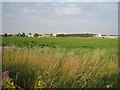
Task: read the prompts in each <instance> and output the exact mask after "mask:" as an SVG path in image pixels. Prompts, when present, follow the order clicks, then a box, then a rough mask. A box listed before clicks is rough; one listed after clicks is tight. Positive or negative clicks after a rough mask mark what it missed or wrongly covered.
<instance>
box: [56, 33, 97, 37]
mask: <svg viewBox="0 0 120 90" xmlns="http://www.w3.org/2000/svg"><path fill="white" fill-rule="evenodd" d="M95 35H96V34H89V33H87V34H58V35H57V37H93V36H95Z"/></svg>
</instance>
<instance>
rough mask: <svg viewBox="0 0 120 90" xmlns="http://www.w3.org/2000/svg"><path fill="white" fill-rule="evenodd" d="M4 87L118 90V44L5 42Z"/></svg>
mask: <svg viewBox="0 0 120 90" xmlns="http://www.w3.org/2000/svg"><path fill="white" fill-rule="evenodd" d="M2 64H3V67H2V70H3V87H4V88H6V87H11V88H118V87H119V83H118V79H119V78H118V40H117V39H87V38H86V39H81V38H27V37H24V38H22V37H7V38H5V37H3V38H2Z"/></svg>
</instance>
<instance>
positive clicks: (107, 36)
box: [94, 34, 119, 38]
mask: <svg viewBox="0 0 120 90" xmlns="http://www.w3.org/2000/svg"><path fill="white" fill-rule="evenodd" d="M94 37H95V38H119V36H117V35H101V34H96V35H95V36H94Z"/></svg>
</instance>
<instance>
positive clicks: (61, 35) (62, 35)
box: [57, 34, 66, 37]
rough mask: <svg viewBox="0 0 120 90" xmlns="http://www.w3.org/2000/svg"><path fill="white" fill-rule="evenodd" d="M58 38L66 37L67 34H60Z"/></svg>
mask: <svg viewBox="0 0 120 90" xmlns="http://www.w3.org/2000/svg"><path fill="white" fill-rule="evenodd" d="M57 37H66V35H65V34H58V35H57Z"/></svg>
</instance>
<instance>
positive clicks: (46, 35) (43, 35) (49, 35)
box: [41, 34, 52, 37]
mask: <svg viewBox="0 0 120 90" xmlns="http://www.w3.org/2000/svg"><path fill="white" fill-rule="evenodd" d="M41 37H52V34H42V36H41Z"/></svg>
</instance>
